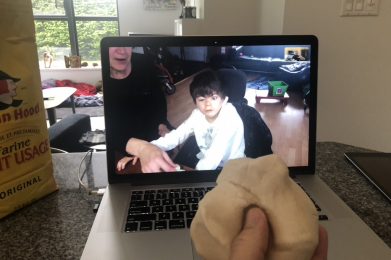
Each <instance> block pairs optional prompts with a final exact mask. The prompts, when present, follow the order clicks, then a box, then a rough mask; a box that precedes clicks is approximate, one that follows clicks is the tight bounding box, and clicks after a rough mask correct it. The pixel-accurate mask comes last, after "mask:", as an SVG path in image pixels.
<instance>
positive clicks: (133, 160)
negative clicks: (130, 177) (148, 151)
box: [132, 156, 138, 165]
mask: <svg viewBox="0 0 391 260" xmlns="http://www.w3.org/2000/svg"><path fill="white" fill-rule="evenodd" d="M137 160H138V157H137V156H135V157H133V159H132V165H135V164H136V163H137Z"/></svg>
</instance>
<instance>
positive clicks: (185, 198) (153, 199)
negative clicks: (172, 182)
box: [125, 187, 213, 232]
mask: <svg viewBox="0 0 391 260" xmlns="http://www.w3.org/2000/svg"><path fill="white" fill-rule="evenodd" d="M212 189H213V187H206V188H203V187H200V188H177V189H157V190H135V191H132V193H131V201H130V205H129V211H128V216H127V220H126V225H125V232H136V231H149V230H167V229H179V228H190V224H191V221H192V220H193V217H194V216H195V213H196V211H197V209H198V202H199V201H200V200H201V199H202V198H203V197H204V195H205V194H206V193H207V192H208V191H210V190H212Z"/></svg>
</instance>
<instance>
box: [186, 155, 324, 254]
mask: <svg viewBox="0 0 391 260" xmlns="http://www.w3.org/2000/svg"><path fill="white" fill-rule="evenodd" d="M250 206H257V207H259V208H261V209H263V211H264V212H265V214H266V216H267V218H268V221H269V226H270V232H271V235H270V241H269V250H268V253H267V258H266V259H276V260H278V259H280V260H282V259H283V260H290V259H298V260H299V259H300V260H305V259H311V257H312V254H313V252H314V250H315V248H316V246H317V244H318V231H319V226H318V214H317V211H316V209H315V206H314V205H313V203H312V201H311V200H310V199H309V198H308V196H307V195H306V194H305V192H304V191H303V190H302V189H301V188H300V187H299V186H298V185H297V184H296V183H295V182H294V181H293V180H292V179H291V178H290V177H289V174H288V168H287V166H286V165H285V163H284V162H283V161H282V160H281V159H280V158H279V157H278V156H276V155H268V156H263V157H259V158H257V159H250V158H242V159H236V160H231V161H229V162H228V163H227V164H226V165H225V167H224V169H223V171H222V172H221V173H220V175H219V177H218V178H217V186H216V187H215V188H214V189H213V190H212V191H210V192H208V193H207V194H206V195H205V197H204V198H203V199H202V200H201V201H200V203H199V208H198V211H197V214H196V215H195V217H194V219H193V222H192V224H191V228H190V232H191V237H192V240H193V243H194V246H195V248H196V250H197V252H198V254H199V255H200V256H201V257H203V258H204V259H206V260H212V259H213V260H215V259H229V254H230V249H231V243H232V241H233V239H234V238H235V237H236V236H237V235H238V234H239V232H240V231H241V228H242V225H243V219H244V212H245V209H247V208H248V207H250Z"/></svg>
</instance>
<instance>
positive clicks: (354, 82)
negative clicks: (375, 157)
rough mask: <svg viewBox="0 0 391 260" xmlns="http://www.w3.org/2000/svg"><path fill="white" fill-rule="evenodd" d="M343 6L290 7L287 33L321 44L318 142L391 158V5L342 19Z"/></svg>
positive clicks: (308, 0)
mask: <svg viewBox="0 0 391 260" xmlns="http://www.w3.org/2000/svg"><path fill="white" fill-rule="evenodd" d="M341 2H342V1H341V0H328V1H321V0H295V1H286V3H285V15H284V25H283V33H286V34H315V35H317V36H318V38H319V43H320V44H319V45H320V46H319V80H318V97H319V98H318V124H317V125H318V127H317V132H318V141H338V142H342V143H346V144H352V145H356V146H361V147H367V148H372V149H376V150H380V151H386V152H391V116H390V113H391V100H390V97H391V50H390V48H391V31H390V28H391V1H384V0H383V1H381V2H380V12H379V16H374V17H369V16H366V17H340V16H339V13H340V8H341Z"/></svg>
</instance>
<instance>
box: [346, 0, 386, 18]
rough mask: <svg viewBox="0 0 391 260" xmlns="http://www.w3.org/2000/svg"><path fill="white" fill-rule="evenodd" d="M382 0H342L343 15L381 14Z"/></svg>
mask: <svg viewBox="0 0 391 260" xmlns="http://www.w3.org/2000/svg"><path fill="white" fill-rule="evenodd" d="M379 2H380V0H342V6H341V16H373V15H379Z"/></svg>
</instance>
